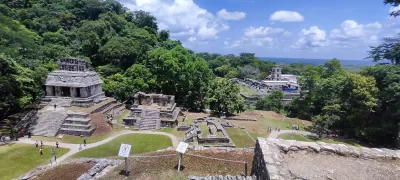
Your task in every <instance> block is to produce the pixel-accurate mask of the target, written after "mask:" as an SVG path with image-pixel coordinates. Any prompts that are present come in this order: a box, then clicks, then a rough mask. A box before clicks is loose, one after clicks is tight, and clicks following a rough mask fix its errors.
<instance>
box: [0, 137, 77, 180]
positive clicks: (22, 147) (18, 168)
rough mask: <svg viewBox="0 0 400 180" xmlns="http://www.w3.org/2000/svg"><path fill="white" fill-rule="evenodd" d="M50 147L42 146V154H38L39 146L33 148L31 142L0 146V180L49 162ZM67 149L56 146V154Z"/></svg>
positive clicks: (62, 153) (59, 155)
mask: <svg viewBox="0 0 400 180" xmlns="http://www.w3.org/2000/svg"><path fill="white" fill-rule="evenodd" d="M52 147H53V146H43V155H39V148H35V146H34V145H33V144H32V145H27V144H11V145H4V146H0V157H1V159H0V180H9V179H12V178H17V177H19V176H21V175H23V174H24V173H27V172H29V171H31V170H33V169H34V168H35V167H37V166H39V165H45V164H49V163H50V158H51V148H52ZM68 151H69V149H65V148H57V149H56V155H57V157H61V156H62V155H64V154H65V153H67V152H68Z"/></svg>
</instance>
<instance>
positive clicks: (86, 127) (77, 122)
mask: <svg viewBox="0 0 400 180" xmlns="http://www.w3.org/2000/svg"><path fill="white" fill-rule="evenodd" d="M88 116H89V114H88V113H84V112H73V111H68V117H67V118H66V119H65V121H64V124H62V126H61V129H60V131H59V133H60V134H69V135H75V136H80V135H83V136H90V135H92V134H93V132H94V130H95V129H94V128H93V127H92V124H91V121H92V119H90V118H88Z"/></svg>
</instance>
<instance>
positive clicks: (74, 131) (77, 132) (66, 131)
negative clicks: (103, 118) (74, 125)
mask: <svg viewBox="0 0 400 180" xmlns="http://www.w3.org/2000/svg"><path fill="white" fill-rule="evenodd" d="M94 130H95V129H94V128H91V129H71V128H61V129H60V131H59V134H69V135H74V136H80V135H84V136H91V135H92V134H93V132H94Z"/></svg>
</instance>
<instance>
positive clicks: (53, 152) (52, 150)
mask: <svg viewBox="0 0 400 180" xmlns="http://www.w3.org/2000/svg"><path fill="white" fill-rule="evenodd" d="M55 153H56V151H55V150H54V148H51V155H52V156H54V154H55Z"/></svg>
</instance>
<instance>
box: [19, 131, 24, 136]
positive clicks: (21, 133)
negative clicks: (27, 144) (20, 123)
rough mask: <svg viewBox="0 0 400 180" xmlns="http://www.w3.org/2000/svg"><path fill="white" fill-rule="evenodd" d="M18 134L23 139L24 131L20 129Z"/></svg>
mask: <svg viewBox="0 0 400 180" xmlns="http://www.w3.org/2000/svg"><path fill="white" fill-rule="evenodd" d="M19 134H20V136H21V137H24V130H23V129H21V131H19Z"/></svg>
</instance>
